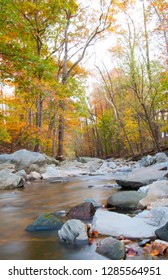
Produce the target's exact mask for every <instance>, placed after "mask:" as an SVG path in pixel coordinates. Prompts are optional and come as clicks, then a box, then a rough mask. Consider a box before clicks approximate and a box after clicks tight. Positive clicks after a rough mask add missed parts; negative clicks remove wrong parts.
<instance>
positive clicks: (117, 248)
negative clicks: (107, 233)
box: [96, 237, 126, 260]
mask: <svg viewBox="0 0 168 280" xmlns="http://www.w3.org/2000/svg"><path fill="white" fill-rule="evenodd" d="M96 252H97V253H99V254H101V255H103V256H105V257H107V258H109V259H111V260H122V259H125V257H126V249H125V244H124V243H123V242H122V241H119V240H117V239H115V238H113V237H107V238H104V239H102V240H101V241H100V242H99V244H98V247H97V248H96Z"/></svg>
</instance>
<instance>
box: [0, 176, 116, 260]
mask: <svg viewBox="0 0 168 280" xmlns="http://www.w3.org/2000/svg"><path fill="white" fill-rule="evenodd" d="M112 183H113V181H112V178H110V177H107V176H96V177H91V176H83V177H77V178H73V179H71V180H70V181H69V182H62V183H58V182H57V183H53V182H52V183H51V182H47V181H45V180H42V181H38V182H37V181H36V182H31V183H29V184H27V185H26V186H25V187H24V188H22V189H17V190H6V191H1V192H0V259H4V260H5V259H7V260H12V259H16V260H17V259H18V260H25V259H29V260H35V259H53V260H54V259H57V260H64V259H66V260H70V259H84V260H85V259H93V260H94V259H96V260H97V259H106V258H105V257H103V256H101V255H99V254H97V253H96V252H95V249H96V242H94V243H93V244H92V245H85V246H74V245H67V244H62V243H60V242H59V240H58V236H57V231H55V230H54V231H38V232H34V233H30V232H27V231H26V230H25V228H26V226H27V225H28V224H30V223H32V222H33V221H34V220H35V219H36V218H37V217H38V216H39V215H40V214H41V213H43V212H57V211H61V210H65V211H68V210H69V209H70V208H71V207H72V206H74V205H77V204H79V203H81V202H84V199H86V198H92V199H94V200H96V201H97V202H99V203H101V204H105V203H106V200H107V198H108V197H109V196H110V195H111V194H112V193H114V192H116V191H118V189H116V188H109V187H103V185H106V186H107V185H108V184H112ZM91 185H93V186H94V187H89V186H91ZM64 219H65V218H64Z"/></svg>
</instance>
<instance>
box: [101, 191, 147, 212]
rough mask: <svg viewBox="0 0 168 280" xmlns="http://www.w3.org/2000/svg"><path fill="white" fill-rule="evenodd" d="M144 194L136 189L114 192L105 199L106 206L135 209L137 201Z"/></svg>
mask: <svg viewBox="0 0 168 280" xmlns="http://www.w3.org/2000/svg"><path fill="white" fill-rule="evenodd" d="M145 196H146V194H144V193H142V192H141V193H140V192H137V191H122V192H116V193H114V194H113V195H111V196H110V197H109V198H108V199H107V208H111V207H115V208H119V209H135V208H140V207H138V203H139V201H140V200H141V199H142V198H144V197H145Z"/></svg>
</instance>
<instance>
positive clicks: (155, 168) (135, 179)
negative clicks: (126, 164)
mask: <svg viewBox="0 0 168 280" xmlns="http://www.w3.org/2000/svg"><path fill="white" fill-rule="evenodd" d="M165 164H167V163H165ZM165 164H164V163H160V164H155V165H152V166H149V167H140V168H136V169H134V170H133V171H132V172H130V173H128V174H127V175H124V176H121V178H120V179H118V178H116V183H117V184H118V185H120V186H121V187H123V188H126V189H138V188H140V187H142V186H146V185H149V184H151V183H153V182H154V181H157V180H163V179H164V177H166V175H167V173H168V171H167V170H160V169H161V168H162V167H164V165H165Z"/></svg>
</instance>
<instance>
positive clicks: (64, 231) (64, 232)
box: [58, 219, 88, 244]
mask: <svg viewBox="0 0 168 280" xmlns="http://www.w3.org/2000/svg"><path fill="white" fill-rule="evenodd" d="M58 236H59V239H60V241H61V242H65V243H75V244H83V243H88V235H87V226H86V225H85V224H84V223H82V222H81V221H80V220H77V219H72V220H68V221H67V222H66V223H65V224H64V225H63V226H62V228H61V229H60V230H59V231H58Z"/></svg>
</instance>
